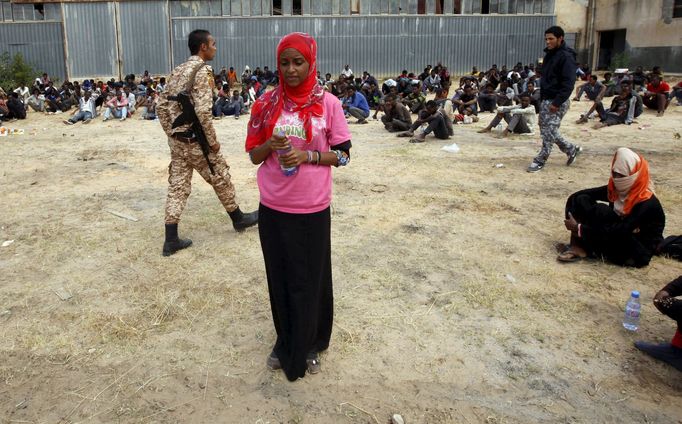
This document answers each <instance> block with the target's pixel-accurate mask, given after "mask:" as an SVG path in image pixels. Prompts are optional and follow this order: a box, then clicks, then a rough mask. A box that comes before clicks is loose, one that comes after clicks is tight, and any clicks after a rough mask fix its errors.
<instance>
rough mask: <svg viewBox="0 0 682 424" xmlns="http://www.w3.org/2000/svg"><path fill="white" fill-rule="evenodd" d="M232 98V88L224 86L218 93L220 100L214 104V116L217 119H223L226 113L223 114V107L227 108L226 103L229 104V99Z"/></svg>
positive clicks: (227, 85)
mask: <svg viewBox="0 0 682 424" xmlns="http://www.w3.org/2000/svg"><path fill="white" fill-rule="evenodd" d="M229 96H230V86H229V84H227V83H226V84H223V85H222V88H221V89H220V91H218V98H217V99H216V101H215V103H213V110H212V112H213V116H214V117H216V118H222V117H223V115H224V113H223V107H225V103H227V98H228V97H229Z"/></svg>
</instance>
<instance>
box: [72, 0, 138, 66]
mask: <svg viewBox="0 0 682 424" xmlns="http://www.w3.org/2000/svg"><path fill="white" fill-rule="evenodd" d="M62 7H63V8H64V27H65V28H66V45H67V52H68V54H67V61H66V63H67V69H68V72H69V77H70V78H71V79H77V78H83V77H97V76H111V75H118V74H119V62H118V58H119V55H118V45H117V39H116V6H115V4H114V3H111V2H108V3H63V4H62ZM143 46H144V44H142V43H141V44H139V45H138V46H137V47H138V48H143Z"/></svg>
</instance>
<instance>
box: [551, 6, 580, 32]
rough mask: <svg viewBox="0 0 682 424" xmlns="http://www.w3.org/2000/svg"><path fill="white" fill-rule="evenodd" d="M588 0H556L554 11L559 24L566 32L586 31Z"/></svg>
mask: <svg viewBox="0 0 682 424" xmlns="http://www.w3.org/2000/svg"><path fill="white" fill-rule="evenodd" d="M587 5H588V1H587V0H556V2H555V3H554V11H555V13H556V19H557V25H559V26H560V27H562V28H563V29H564V31H566V32H579V33H581V34H584V33H585V23H586V20H587Z"/></svg>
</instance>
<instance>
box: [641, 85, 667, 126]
mask: <svg viewBox="0 0 682 424" xmlns="http://www.w3.org/2000/svg"><path fill="white" fill-rule="evenodd" d="M669 94H670V86H669V85H668V83H666V82H665V81H663V80H662V79H661V77H660V76H658V75H654V76H653V77H652V78H651V82H650V83H649V84H647V86H646V91H644V92H643V93H642V101H643V102H644V105H645V106H646V107H648V108H649V109H656V112H657V114H656V116H659V117H660V116H663V114H664V113H665V110H666V109H667V108H668V105H669V104H670V99H669V98H668V95H669Z"/></svg>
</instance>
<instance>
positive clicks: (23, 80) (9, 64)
mask: <svg viewBox="0 0 682 424" xmlns="http://www.w3.org/2000/svg"><path fill="white" fill-rule="evenodd" d="M37 76H38V72H37V71H36V70H35V68H34V67H33V66H32V65H31V64H29V63H27V62H26V61H25V60H24V56H23V55H22V54H21V53H17V54H15V55H14V57H12V56H11V55H10V54H9V53H8V52H5V53H2V54H1V55H0V87H2V88H3V89H4V90H5V91H6V92H8V91H9V90H13V89H15V88H17V87H19V86H24V85H25V86H30V85H31V84H32V83H33V80H34V79H35V78H36V77H37Z"/></svg>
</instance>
